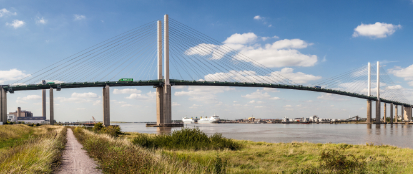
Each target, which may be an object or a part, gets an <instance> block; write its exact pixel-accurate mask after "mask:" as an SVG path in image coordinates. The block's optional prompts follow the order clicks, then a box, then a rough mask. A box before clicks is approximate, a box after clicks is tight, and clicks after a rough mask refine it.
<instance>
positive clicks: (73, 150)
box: [56, 129, 102, 174]
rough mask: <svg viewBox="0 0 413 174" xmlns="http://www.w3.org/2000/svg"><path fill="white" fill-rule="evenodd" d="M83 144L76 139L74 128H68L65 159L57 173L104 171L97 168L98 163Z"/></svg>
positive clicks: (64, 152)
mask: <svg viewBox="0 0 413 174" xmlns="http://www.w3.org/2000/svg"><path fill="white" fill-rule="evenodd" d="M82 147H83V146H82V145H81V144H80V143H79V142H78V141H77V140H76V138H75V136H74V135H73V131H72V129H67V143H66V147H65V150H64V151H63V160H62V165H61V166H60V169H59V170H58V171H57V172H56V173H59V174H60V173H102V171H101V170H99V169H96V167H97V163H96V162H95V161H94V160H93V159H92V158H90V157H89V156H88V155H87V153H86V151H85V150H83V149H82Z"/></svg>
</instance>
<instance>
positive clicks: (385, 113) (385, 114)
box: [383, 103, 387, 123]
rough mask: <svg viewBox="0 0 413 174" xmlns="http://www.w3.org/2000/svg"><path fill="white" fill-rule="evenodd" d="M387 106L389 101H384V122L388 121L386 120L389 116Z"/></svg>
mask: <svg viewBox="0 0 413 174" xmlns="http://www.w3.org/2000/svg"><path fill="white" fill-rule="evenodd" d="M386 106H387V103H384V107H383V109H384V114H383V123H387V121H386V117H387V110H386Z"/></svg>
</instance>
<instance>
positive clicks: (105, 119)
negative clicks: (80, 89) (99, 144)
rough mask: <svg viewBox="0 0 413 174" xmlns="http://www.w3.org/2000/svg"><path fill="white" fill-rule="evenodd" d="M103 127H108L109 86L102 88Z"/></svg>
mask: <svg viewBox="0 0 413 174" xmlns="http://www.w3.org/2000/svg"><path fill="white" fill-rule="evenodd" d="M103 125H104V126H110V98H109V85H106V86H105V87H103Z"/></svg>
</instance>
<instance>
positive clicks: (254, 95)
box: [242, 89, 279, 103]
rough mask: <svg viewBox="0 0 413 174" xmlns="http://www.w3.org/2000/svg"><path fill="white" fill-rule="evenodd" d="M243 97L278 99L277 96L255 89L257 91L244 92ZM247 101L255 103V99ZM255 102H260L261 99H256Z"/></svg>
mask: <svg viewBox="0 0 413 174" xmlns="http://www.w3.org/2000/svg"><path fill="white" fill-rule="evenodd" d="M242 97H245V98H249V99H272V100H278V99H279V98H278V97H271V95H269V94H268V93H267V92H263V91H262V90H259V89H257V91H255V92H253V93H251V94H246V95H245V96H242ZM249 103H255V100H251V101H250V102H249ZM257 103H262V101H257Z"/></svg>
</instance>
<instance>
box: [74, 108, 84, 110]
mask: <svg viewBox="0 0 413 174" xmlns="http://www.w3.org/2000/svg"><path fill="white" fill-rule="evenodd" d="M76 110H86V108H76Z"/></svg>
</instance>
